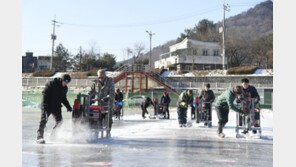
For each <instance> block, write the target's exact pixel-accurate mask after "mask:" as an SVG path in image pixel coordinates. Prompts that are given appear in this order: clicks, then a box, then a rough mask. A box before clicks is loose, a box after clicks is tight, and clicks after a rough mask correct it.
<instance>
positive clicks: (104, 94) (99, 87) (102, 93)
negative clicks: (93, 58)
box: [89, 70, 115, 137]
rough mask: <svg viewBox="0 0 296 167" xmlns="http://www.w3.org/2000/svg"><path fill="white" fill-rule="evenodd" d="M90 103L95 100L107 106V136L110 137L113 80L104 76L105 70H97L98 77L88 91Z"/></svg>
mask: <svg viewBox="0 0 296 167" xmlns="http://www.w3.org/2000/svg"><path fill="white" fill-rule="evenodd" d="M89 95H90V99H91V103H94V102H97V103H98V105H101V106H108V107H109V108H108V110H109V112H108V114H109V128H110V130H108V131H107V136H108V137H110V135H111V133H110V131H111V127H112V111H113V108H114V96H115V94H114V82H113V78H109V77H107V76H106V72H105V70H98V79H96V80H94V82H93V83H92V86H91V90H90V91H89Z"/></svg>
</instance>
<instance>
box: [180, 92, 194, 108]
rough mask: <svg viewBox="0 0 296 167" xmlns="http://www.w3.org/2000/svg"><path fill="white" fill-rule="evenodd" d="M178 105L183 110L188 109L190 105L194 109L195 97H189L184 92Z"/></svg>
mask: <svg viewBox="0 0 296 167" xmlns="http://www.w3.org/2000/svg"><path fill="white" fill-rule="evenodd" d="M177 105H178V107H181V108H188V105H190V106H191V107H193V95H192V96H191V97H189V96H188V95H187V93H186V91H184V92H182V93H181V94H180V96H179V99H178V102H177Z"/></svg>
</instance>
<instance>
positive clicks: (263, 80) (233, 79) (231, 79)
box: [167, 76, 273, 84]
mask: <svg viewBox="0 0 296 167" xmlns="http://www.w3.org/2000/svg"><path fill="white" fill-rule="evenodd" d="M167 78H168V79H170V80H171V81H172V82H180V81H182V82H220V83H240V82H241V80H242V79H243V78H248V79H249V80H250V84H272V83H273V76H205V77H167Z"/></svg>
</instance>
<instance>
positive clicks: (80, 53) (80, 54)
mask: <svg viewBox="0 0 296 167" xmlns="http://www.w3.org/2000/svg"><path fill="white" fill-rule="evenodd" d="M81 59H82V49H81V46H80V47H79V71H82V68H81Z"/></svg>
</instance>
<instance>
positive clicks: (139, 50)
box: [132, 42, 145, 62]
mask: <svg viewBox="0 0 296 167" xmlns="http://www.w3.org/2000/svg"><path fill="white" fill-rule="evenodd" d="M144 50H145V45H144V44H143V43H142V42H137V43H135V44H134V50H133V51H132V54H133V60H134V62H136V61H137V60H138V59H139V57H140V56H142V55H144Z"/></svg>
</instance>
